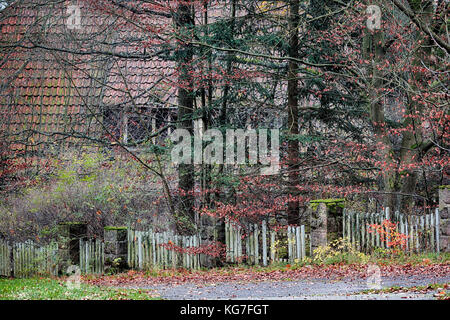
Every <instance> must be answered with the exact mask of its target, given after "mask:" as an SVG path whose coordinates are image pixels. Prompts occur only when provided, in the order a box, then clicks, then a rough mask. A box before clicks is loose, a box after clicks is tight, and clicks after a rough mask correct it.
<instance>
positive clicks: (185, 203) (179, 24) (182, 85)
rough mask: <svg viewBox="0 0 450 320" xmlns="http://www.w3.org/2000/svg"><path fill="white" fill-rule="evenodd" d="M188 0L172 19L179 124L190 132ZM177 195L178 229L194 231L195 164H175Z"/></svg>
mask: <svg viewBox="0 0 450 320" xmlns="http://www.w3.org/2000/svg"><path fill="white" fill-rule="evenodd" d="M192 8H193V7H192V3H191V1H183V2H180V3H179V4H178V8H177V11H176V12H175V15H174V22H175V26H176V32H177V38H178V39H177V40H178V41H179V45H178V48H177V68H178V70H179V77H178V81H179V88H178V128H180V129H186V130H188V131H189V132H190V133H191V135H192V134H193V131H194V130H193V129H194V128H193V119H192V117H193V113H194V92H193V88H192V78H191V76H190V75H189V69H190V67H191V65H192V60H193V55H194V54H193V48H192V45H191V44H190V43H189V41H190V40H191V39H192V37H193V27H194V19H193V13H192V10H193V9H192ZM178 177H179V189H180V191H181V192H182V194H181V196H180V202H179V209H178V211H179V212H178V215H179V216H178V217H176V218H177V221H176V222H177V227H178V231H179V232H180V233H188V234H190V233H193V232H194V230H195V214H194V209H193V208H194V196H193V194H192V191H193V187H194V165H193V164H192V158H191V163H189V164H180V165H179V167H178Z"/></svg>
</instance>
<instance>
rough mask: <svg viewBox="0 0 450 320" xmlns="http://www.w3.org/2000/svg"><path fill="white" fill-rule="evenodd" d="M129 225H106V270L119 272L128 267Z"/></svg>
mask: <svg viewBox="0 0 450 320" xmlns="http://www.w3.org/2000/svg"><path fill="white" fill-rule="evenodd" d="M127 232H128V229H127V227H111V226H109V227H105V229H104V242H105V271H106V272H108V271H109V272H118V271H122V270H123V269H126V268H127V267H128V266H127V255H128V242H127V241H128V238H127Z"/></svg>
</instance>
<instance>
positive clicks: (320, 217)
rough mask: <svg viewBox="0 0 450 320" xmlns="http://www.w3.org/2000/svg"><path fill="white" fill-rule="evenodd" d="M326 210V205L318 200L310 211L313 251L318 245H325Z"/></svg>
mask: <svg viewBox="0 0 450 320" xmlns="http://www.w3.org/2000/svg"><path fill="white" fill-rule="evenodd" d="M327 211H328V209H327V205H326V204H325V203H323V202H320V203H318V205H317V207H316V208H313V210H312V212H311V222H310V234H311V249H312V251H313V252H314V250H315V249H317V248H318V247H320V246H326V245H327V216H328V212H327Z"/></svg>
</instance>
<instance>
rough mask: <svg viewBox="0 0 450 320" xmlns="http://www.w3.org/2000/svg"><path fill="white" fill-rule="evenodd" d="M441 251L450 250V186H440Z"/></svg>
mask: <svg viewBox="0 0 450 320" xmlns="http://www.w3.org/2000/svg"><path fill="white" fill-rule="evenodd" d="M439 218H440V226H439V227H440V228H439V229H440V235H439V237H440V238H439V250H440V252H450V186H441V187H439Z"/></svg>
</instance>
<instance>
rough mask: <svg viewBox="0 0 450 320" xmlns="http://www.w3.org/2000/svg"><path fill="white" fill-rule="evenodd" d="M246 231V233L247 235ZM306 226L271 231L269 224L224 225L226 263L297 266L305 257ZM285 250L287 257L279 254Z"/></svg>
mask: <svg viewBox="0 0 450 320" xmlns="http://www.w3.org/2000/svg"><path fill="white" fill-rule="evenodd" d="M244 231H246V232H244ZM306 238H307V235H306V234H305V226H303V225H302V226H288V227H287V229H282V230H278V231H275V230H269V228H268V227H267V222H266V221H265V220H263V221H262V222H261V223H260V224H256V223H254V224H248V225H246V226H242V225H241V224H237V223H234V222H231V221H226V222H225V244H226V248H227V253H226V260H227V262H231V263H239V262H243V261H245V262H246V263H247V264H251V265H257V264H262V265H263V266H267V265H268V264H269V262H270V263H274V262H294V260H296V259H298V260H302V259H303V258H304V257H305V256H306ZM283 247H284V251H286V254H285V255H284V257H283V255H281V254H279V252H280V251H282V250H281V249H282V248H283Z"/></svg>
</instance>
